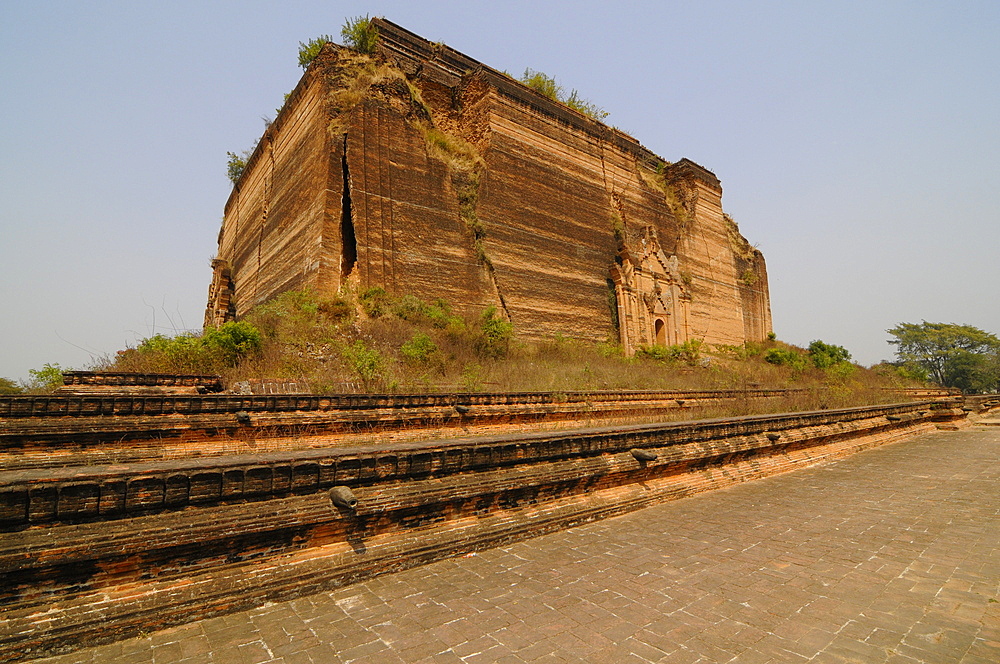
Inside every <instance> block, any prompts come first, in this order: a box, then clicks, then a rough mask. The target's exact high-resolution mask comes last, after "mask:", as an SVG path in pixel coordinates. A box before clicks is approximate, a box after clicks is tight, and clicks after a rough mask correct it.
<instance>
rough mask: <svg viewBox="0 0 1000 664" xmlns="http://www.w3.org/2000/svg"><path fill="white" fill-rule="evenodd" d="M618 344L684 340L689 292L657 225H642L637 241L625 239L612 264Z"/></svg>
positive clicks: (630, 350)
mask: <svg viewBox="0 0 1000 664" xmlns="http://www.w3.org/2000/svg"><path fill="white" fill-rule="evenodd" d="M611 279H612V280H613V281H614V283H615V295H616V298H617V304H618V326H619V331H620V333H621V341H622V347H623V348H624V349H625V352H626V353H628V354H632V353H633V352H634V350H635V348H637V347H639V346H643V345H651V344H657V343H659V344H664V345H668V344H676V343H683V342H684V341H686V340H687V338H688V332H687V327H688V323H687V305H688V302H690V300H691V296H690V293H689V292H688V289H687V286H686V284H685V283H684V280H683V279H682V278H681V272H680V268H679V267H678V260H677V257H676V256H667V254H666V252H664V251H663V249H662V248H661V247H660V243H659V239H658V238H657V235H656V229H655V228H653V227H652V226H646V228H645V229H643V233H642V235H641V237H640V238H639V241H638V242H637V243H635V245H633V246H629V245H625V246H623V247H622V248H621V249H620V250H619V252H618V259H617V260H616V262H615V264H614V265H613V266H612V267H611Z"/></svg>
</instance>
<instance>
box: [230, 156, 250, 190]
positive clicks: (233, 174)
mask: <svg viewBox="0 0 1000 664" xmlns="http://www.w3.org/2000/svg"><path fill="white" fill-rule="evenodd" d="M251 154H253V151H252V150H244V151H243V152H241V153H240V154H236V153H235V152H227V153H226V157H227V159H226V176H227V177H228V178H229V181H230V182H232V183H233V184H236V183H237V182H239V181H240V178H241V177H243V171H245V170H246V168H247V160H249V159H250V155H251Z"/></svg>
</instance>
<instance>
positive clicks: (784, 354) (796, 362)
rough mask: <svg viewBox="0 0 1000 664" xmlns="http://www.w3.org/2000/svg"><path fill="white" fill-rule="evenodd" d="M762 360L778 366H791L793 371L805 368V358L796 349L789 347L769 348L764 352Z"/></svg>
mask: <svg viewBox="0 0 1000 664" xmlns="http://www.w3.org/2000/svg"><path fill="white" fill-rule="evenodd" d="M764 361H765V362H767V363H769V364H776V365H778V366H787V367H791V368H792V369H794V370H795V371H803V370H804V369H805V368H806V358H805V357H804V356H803V355H802V353H799V352H798V351H794V350H791V349H790V348H771V349H770V350H768V351H767V353H765V354H764Z"/></svg>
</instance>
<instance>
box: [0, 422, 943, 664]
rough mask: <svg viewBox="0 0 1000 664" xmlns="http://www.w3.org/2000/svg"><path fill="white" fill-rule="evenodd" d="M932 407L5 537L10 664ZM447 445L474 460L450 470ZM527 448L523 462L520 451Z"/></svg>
mask: <svg viewBox="0 0 1000 664" xmlns="http://www.w3.org/2000/svg"><path fill="white" fill-rule="evenodd" d="M927 406H928V404H904V405H895V406H882V407H873V408H858V409H848V410H844V411H821V412H818V413H794V414H788V415H779V416H758V417H744V418H734V419H729V420H715V421H705V422H688V423H677V424H672V425H666V426H659V427H655V426H653V427H651V426H638V427H624V428H619V429H618V430H617V432H618V436H617V437H616V436H615V435H614V434H615V431H616V430H592V431H584V432H576V435H560V436H551V435H535V436H521V437H517V438H520V439H521V443H523V447H518V446H517V445H518V441H517V440H516V439H515V438H514V437H493V438H490V439H469V440H465V441H445V442H444V443H441V442H439V441H436V442H435V444H434V446H433V447H434V449H435V450H436V451H437V456H436V457H435V456H434V455H432V456H431V460H430V466H429V467H428V466H425V468H429V469H430V470H429V472H425V473H423V474H418V475H417V476H413V477H410V478H408V479H407V480H406V481H403V480H402V479H400V478H396V479H387V478H389V477H391V476H390V475H386V476H385V477H379V475H378V473H377V472H375V471H376V469H377V468H378V465H377V459H378V458H379V456H378V455H379V454H385V453H386V452H390V451H391V452H402V453H403V454H404V456H405V455H406V454H418V453H420V448H421V447H423V445H419V444H413V445H409V446H407V447H408V449H407V450H402V451H401V450H397V449H395V448H394V449H393V450H386V449H379V448H377V447H370V448H357V449H355V450H351V451H347V450H343V452H346V453H348V455H349V456H353V457H354V458H356V459H358V460H360V459H362V458H366V459H368V458H370V459H373V461H372V464H373V465H372V466H371V468H372V472H371V473H370V474H368V475H367V476H366V475H365V474H364V473H362V472H360V467H361V466H358V469H357V470H356V471H352V472H354V473H355V474H354V478H355V479H354V481H353V483H352V485H351V486H352V488H353V490H354V491H355V492H356V495H357V497H358V500H359V505H358V509H357V510H356V511H355V512H349V511H345V510H341V509H336V508H334V507H333V506H332V505H331V502H330V499H329V498H328V497H327V496H326V494H325V493H320V492H318V491H314V492H311V493H307V494H304V495H295V494H289V495H286V496H284V497H280V498H278V497H276V498H272V499H271V500H267V501H263V502H246V501H244V502H239V503H235V504H217V505H215V506H209V507H202V508H198V509H185V510H178V511H167V512H161V513H159V514H150V515H146V516H136V517H133V518H131V519H127V520H122V521H119V522H97V523H87V524H79V525H58V524H51V525H47V526H43V527H35V528H30V529H28V530H25V531H22V532H21V533H20V535H19V537H17V538H12V537H7V538H5V539H3V540H0V541H2V545H0V573H2V579H3V582H2V583H0V588H2V589H3V591H4V599H3V600H0V602H2V603H3V604H4V605H5V608H4V612H3V616H2V617H0V659H21V658H26V657H37V656H40V655H42V654H52V653H55V652H64V651H67V650H71V649H73V648H76V647H79V646H81V645H89V644H96V643H102V642H108V641H113V640H116V639H120V638H126V637H128V636H132V635H134V634H136V633H137V632H139V631H142V630H151V629H158V628H161V627H165V626H168V625H172V624H178V623H182V622H187V621H190V620H196V619H201V618H205V617H209V616H212V615H218V614H220V613H226V612H230V611H235V610H240V609H245V608H249V607H251V606H255V605H258V604H260V603H263V602H265V601H276V600H281V599H289V598H292V597H295V596H300V595H304V594H308V593H312V592H316V591H319V590H323V589H328V588H332V587H336V586H339V585H343V584H346V583H351V582H353V581H356V580H359V579H362V578H366V577H370V576H373V575H376V574H381V573H385V572H391V571H396V570H399V569H403V568H406V567H411V566H414V565H418V564H421V563H424V562H429V561H431V560H435V559H439V558H442V557H448V556H452V555H457V554H460V553H464V552H466V551H473V550H477V549H483V548H488V547H491V546H498V545H503V544H505V543H508V542H512V541H517V540H519V539H524V538H526V537H531V536H534V535H537V534H541V533H544V532H550V531H552V530H557V529H559V528H565V527H569V526H571V525H575V524H578V523H583V522H586V521H590V520H593V519H598V518H604V517H607V516H614V515H617V514H622V513H624V512H627V511H631V510H634V509H639V508H641V507H645V506H647V505H651V504H655V503H657V502H662V501H664V500H671V499H676V498H680V497H683V496H687V495H691V494H693V493H697V492H700V491H706V490H711V489H716V488H720V487H723V486H728V485H730V484H734V483H737V482H742V481H747V480H752V479H756V478H759V477H764V476H767V475H770V474H774V473H778V472H784V471H787V470H791V469H794V468H797V467H802V466H806V465H811V464H815V463H820V462H823V461H828V460H831V459H836V458H839V457H842V456H845V455H848V454H852V453H854V452H857V451H859V450H862V449H866V448H869V447H874V446H877V445H882V444H886V443H892V442H896V441H899V440H905V439H906V438H909V437H912V436H914V435H917V434H919V433H923V432H926V431H929V430H932V429H933V428H934V426H935V421H936V420H949V419H951V420H955V419H959V418H961V417H962V412H961V411H960V410H957V409H946V411H945V410H938V411H934V412H932V411H930V410H929V409H928V408H927ZM699 430H700V431H699ZM657 431H658V432H659V435H658V437H657V438H655V440H654V439H653V438H647V439H645V442H647V443H648V444H647V445H646V446H645V449H647V450H649V451H655V452H656V453H657V458H656V459H655V460H652V461H641V460H638V459H636V458H634V457H633V455H632V454H631V453H630V452H629V450H630V448H632V447H635V446H637V443H641V442H643V440H642V437H643V436H644V435H652V434H654V433H655V432H657ZM767 434H772V435H771V436H768V435H767ZM526 438H527V439H530V440H525V439H526ZM588 440H589V441H591V443H592V444H593V447H587V446H585V445H584V444H583V443H584V442H585V441H588ZM570 441H572V443H571V442H570ZM564 445H568V447H565V446H564ZM477 450H478V451H479V452H480V453H482V452H485V451H486V450H489V454H482V455H481V456H477ZM449 451H451V452H455V451H458V452H460V453H462V456H460V457H459V458H461V459H462V463H465V462H468V463H469V464H471V465H469V466H464V465H461V464H459V465H458V466H452V465H449V464H447V463H445V462H446V461H447V460H448V458H449V456H448V452H449ZM518 451H520V452H521V453H522V454H523V456H522V455H519V454H516V453H515V454H513V455H510V453H511V452H518ZM466 453H468V454H469V456H468V457H466V456H464V455H465V454H466ZM494 453H496V454H497V456H495V457H494ZM295 458H297V459H298V458H301V457H299V456H296V457H295ZM434 459H437V460H438V461H439V462H440V464H439V465H438V466H434V462H433V460H434ZM274 462H275V463H285V462H288V459H285V460H279V459H275V460H274ZM289 463H290V462H289ZM352 465H353V464H352ZM398 468H399V467H398V466H397V470H398ZM411 468H412V466H411ZM106 470H110V469H105V471H106ZM102 472H104V471H102ZM334 479H335V480H336V481H339V479H337V478H334ZM344 480H345V481H347V477H346V476H345V478H344ZM118 524H120V525H118ZM60 584H62V585H60Z"/></svg>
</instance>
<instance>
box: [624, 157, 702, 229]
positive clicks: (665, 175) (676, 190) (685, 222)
mask: <svg viewBox="0 0 1000 664" xmlns="http://www.w3.org/2000/svg"><path fill="white" fill-rule="evenodd" d="M671 166H672V164H671V163H670V162H666V161H660V162H658V163H657V164H656V170H655V171H651V170H649V169H648V168H644V167H643V166H641V165H640V166H639V168H638V170H639V177H640V178H641V179H642V181H643V182H645V183H646V184H647V185H648V186H650V187H651V188H653V189H656V190H658V191H660V192H661V193H662V194H663V197H664V199H665V200H666V203H667V207H669V208H670V212H671V213H672V214H673V215H674V219H676V220H677V230H678V232H679V233H680V234H684V233H686V232H687V231H688V230H689V228H690V226H691V224H692V223H693V222H694V199H693V196H692V191H693V188H692V182H691V177H690V176H689V175H688V174H685V173H681V172H680V171H678V170H676V169H672V168H671Z"/></svg>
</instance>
